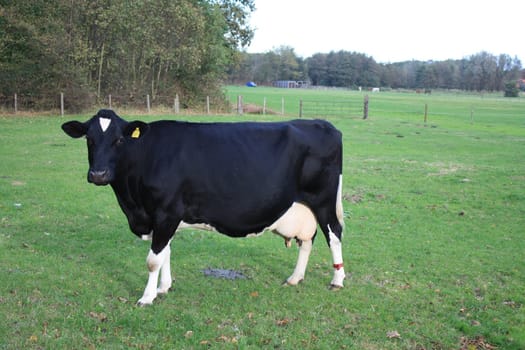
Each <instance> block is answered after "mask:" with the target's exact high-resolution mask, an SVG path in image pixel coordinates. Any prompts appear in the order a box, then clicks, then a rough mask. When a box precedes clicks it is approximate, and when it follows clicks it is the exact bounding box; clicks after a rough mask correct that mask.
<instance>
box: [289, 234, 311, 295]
mask: <svg viewBox="0 0 525 350" xmlns="http://www.w3.org/2000/svg"><path fill="white" fill-rule="evenodd" d="M311 251H312V240H308V241H303V243H302V244H301V246H300V247H299V257H298V258H297V265H295V270H294V271H293V273H292V275H291V276H290V277H288V279H287V280H286V283H288V284H289V285H292V286H295V285H296V284H298V283H299V282H301V281H302V280H303V279H304V274H305V271H306V265H308V258H309V257H310V252H311Z"/></svg>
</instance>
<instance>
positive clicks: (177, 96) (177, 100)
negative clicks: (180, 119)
mask: <svg viewBox="0 0 525 350" xmlns="http://www.w3.org/2000/svg"><path fill="white" fill-rule="evenodd" d="M179 105H180V102H179V94H175V100H174V101H173V109H174V110H175V114H179Z"/></svg>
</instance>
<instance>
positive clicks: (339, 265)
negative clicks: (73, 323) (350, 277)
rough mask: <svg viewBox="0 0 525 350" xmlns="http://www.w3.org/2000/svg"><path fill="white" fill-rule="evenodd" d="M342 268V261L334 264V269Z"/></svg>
mask: <svg viewBox="0 0 525 350" xmlns="http://www.w3.org/2000/svg"><path fill="white" fill-rule="evenodd" d="M342 268H343V263H340V264H334V269H336V270H340V269H342Z"/></svg>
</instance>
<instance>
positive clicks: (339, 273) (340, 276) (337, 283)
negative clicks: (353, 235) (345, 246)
mask: <svg viewBox="0 0 525 350" xmlns="http://www.w3.org/2000/svg"><path fill="white" fill-rule="evenodd" d="M328 232H329V237H330V250H331V251H332V259H333V262H334V278H333V279H332V282H331V283H330V284H331V285H332V286H334V287H343V280H344V279H345V269H344V267H343V252H342V247H341V241H340V240H339V238H337V236H336V235H335V234H334V233H333V232H332V229H331V228H330V225H328ZM336 266H337V267H336Z"/></svg>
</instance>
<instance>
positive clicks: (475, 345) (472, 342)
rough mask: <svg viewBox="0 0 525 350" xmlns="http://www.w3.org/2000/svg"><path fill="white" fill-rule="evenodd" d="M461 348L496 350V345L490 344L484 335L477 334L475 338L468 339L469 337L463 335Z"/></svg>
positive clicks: (468, 349) (465, 349)
mask: <svg viewBox="0 0 525 350" xmlns="http://www.w3.org/2000/svg"><path fill="white" fill-rule="evenodd" d="M460 346H461V347H460V350H494V349H497V347H496V346H494V345H492V344H489V343H487V342H486V341H485V338H484V337H483V336H477V337H476V338H474V339H468V338H467V337H461V345H460Z"/></svg>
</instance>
